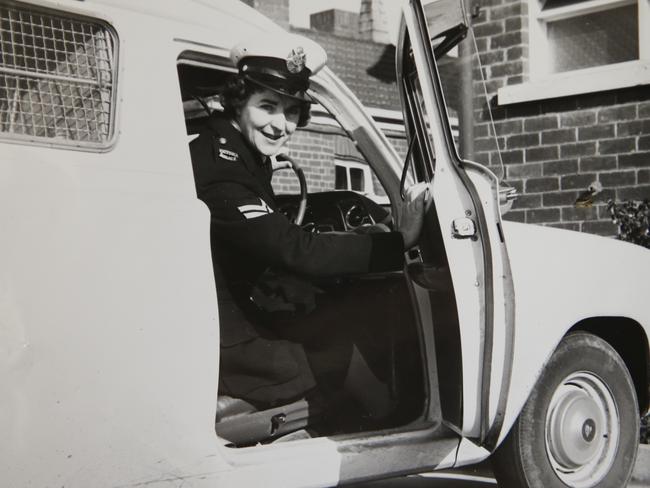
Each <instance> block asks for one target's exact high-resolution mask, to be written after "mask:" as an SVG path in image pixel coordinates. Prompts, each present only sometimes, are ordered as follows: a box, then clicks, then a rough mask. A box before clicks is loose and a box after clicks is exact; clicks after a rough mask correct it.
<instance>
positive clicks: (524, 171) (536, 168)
mask: <svg viewBox="0 0 650 488" xmlns="http://www.w3.org/2000/svg"><path fill="white" fill-rule="evenodd" d="M507 169H508V179H518V178H533V177H536V176H542V165H541V164H530V163H529V164H511V165H509V166H507Z"/></svg>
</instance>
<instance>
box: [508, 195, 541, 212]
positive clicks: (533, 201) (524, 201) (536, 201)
mask: <svg viewBox="0 0 650 488" xmlns="http://www.w3.org/2000/svg"><path fill="white" fill-rule="evenodd" d="M541 206H542V195H519V196H518V197H517V199H516V200H515V202H514V204H513V205H512V208H514V209H521V208H539V207H541Z"/></svg>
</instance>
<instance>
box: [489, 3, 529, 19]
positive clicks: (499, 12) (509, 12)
mask: <svg viewBox="0 0 650 488" xmlns="http://www.w3.org/2000/svg"><path fill="white" fill-rule="evenodd" d="M522 13H524V12H523V9H522V5H521V3H510V4H507V5H504V6H503V7H495V8H493V9H490V19H505V18H507V17H518V16H520V15H521V14H522Z"/></svg>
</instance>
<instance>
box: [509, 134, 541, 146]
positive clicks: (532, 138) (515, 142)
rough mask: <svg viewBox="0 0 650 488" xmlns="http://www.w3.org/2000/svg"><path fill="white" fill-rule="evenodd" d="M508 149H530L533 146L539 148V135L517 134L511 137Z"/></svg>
mask: <svg viewBox="0 0 650 488" xmlns="http://www.w3.org/2000/svg"><path fill="white" fill-rule="evenodd" d="M506 144H507V147H508V149H515V148H522V147H523V148H529V147H531V146H539V134H538V133H532V134H517V135H514V136H510V137H508V138H507V140H506Z"/></svg>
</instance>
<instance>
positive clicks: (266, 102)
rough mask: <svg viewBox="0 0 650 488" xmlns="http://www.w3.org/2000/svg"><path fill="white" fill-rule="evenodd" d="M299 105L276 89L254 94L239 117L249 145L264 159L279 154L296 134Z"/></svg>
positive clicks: (238, 119)
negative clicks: (275, 90)
mask: <svg viewBox="0 0 650 488" xmlns="http://www.w3.org/2000/svg"><path fill="white" fill-rule="evenodd" d="M299 118H300V103H299V102H298V101H296V100H295V99H293V98H291V97H287V96H284V95H280V94H279V93H276V92H274V91H273V90H269V89H263V90H261V91H259V92H256V93H253V94H252V95H251V96H250V97H249V99H248V100H247V101H246V103H245V104H244V106H243V107H242V108H241V109H240V110H239V112H238V114H237V118H236V121H237V124H238V125H239V129H240V130H241V132H242V134H243V135H244V137H245V138H246V140H248V142H249V143H250V144H251V145H252V146H253V147H254V148H255V149H256V150H257V151H258V152H259V153H260V154H263V155H264V156H274V155H276V154H278V153H279V152H280V151H281V150H282V148H283V147H284V145H285V144H286V142H287V141H288V140H289V138H290V137H291V135H292V134H293V133H294V132H295V130H296V127H297V126H298V120H299Z"/></svg>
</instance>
